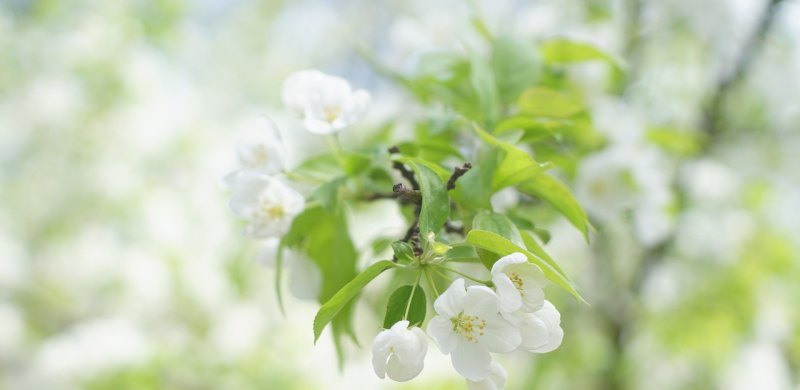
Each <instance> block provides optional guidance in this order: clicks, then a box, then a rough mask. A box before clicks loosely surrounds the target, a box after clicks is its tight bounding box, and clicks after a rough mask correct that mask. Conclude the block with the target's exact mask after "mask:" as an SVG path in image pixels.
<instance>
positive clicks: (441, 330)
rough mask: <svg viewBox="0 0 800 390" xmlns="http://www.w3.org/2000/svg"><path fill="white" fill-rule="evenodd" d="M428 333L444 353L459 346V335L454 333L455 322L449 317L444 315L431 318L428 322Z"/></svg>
mask: <svg viewBox="0 0 800 390" xmlns="http://www.w3.org/2000/svg"><path fill="white" fill-rule="evenodd" d="M428 334H429V335H430V336H431V337H432V338H433V340H434V341H436V344H437V345H438V346H439V350H441V351H442V353H444V354H448V353H450V352H453V350H454V349H456V346H458V335H457V334H455V333H453V324H452V323H451V322H450V319H449V318H445V317H443V316H436V317H433V318H431V320H430V321H429V322H428Z"/></svg>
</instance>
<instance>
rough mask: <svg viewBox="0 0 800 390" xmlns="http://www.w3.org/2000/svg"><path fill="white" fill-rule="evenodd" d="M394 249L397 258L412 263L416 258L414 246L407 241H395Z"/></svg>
mask: <svg viewBox="0 0 800 390" xmlns="http://www.w3.org/2000/svg"><path fill="white" fill-rule="evenodd" d="M392 250H393V251H394V257H396V258H397V260H400V261H406V262H409V263H410V262H412V261H414V260H415V259H416V256H415V255H414V248H413V247H412V246H411V245H410V244H409V243H407V242H403V241H395V242H393V243H392Z"/></svg>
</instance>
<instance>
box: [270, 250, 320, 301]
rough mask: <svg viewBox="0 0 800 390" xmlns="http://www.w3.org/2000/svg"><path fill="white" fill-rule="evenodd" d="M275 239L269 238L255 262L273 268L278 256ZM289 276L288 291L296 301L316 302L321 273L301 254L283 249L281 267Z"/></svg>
mask: <svg viewBox="0 0 800 390" xmlns="http://www.w3.org/2000/svg"><path fill="white" fill-rule="evenodd" d="M278 243H279V240H278V239H277V238H270V239H268V240H267V241H266V243H265V245H264V247H263V248H262V249H261V251H259V252H258V256H257V257H256V260H258V262H259V263H261V264H262V265H264V266H267V267H274V266H275V264H276V262H277V255H278ZM281 266H282V267H283V269H284V270H287V271H288V274H289V291H290V292H291V293H292V295H293V296H295V297H296V298H298V299H305V300H316V299H317V297H318V296H319V292H320V290H321V289H322V272H321V271H320V269H319V267H318V266H317V265H316V264H315V263H314V262H312V261H311V260H309V259H308V258H307V257H306V256H304V255H303V254H302V253H298V252H295V251H293V250H291V249H289V248H283V253H282V265H281Z"/></svg>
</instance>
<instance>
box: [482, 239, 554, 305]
mask: <svg viewBox="0 0 800 390" xmlns="http://www.w3.org/2000/svg"><path fill="white" fill-rule="evenodd" d="M492 282H493V283H494V286H495V289H496V290H497V296H498V298H499V302H500V309H501V310H503V311H506V312H514V311H517V310H521V311H524V312H533V311H536V310H539V309H540V308H541V307H542V304H543V302H544V290H543V288H544V285H545V284H546V283H547V278H545V276H544V273H543V272H542V270H541V269H540V268H539V267H538V266H537V265H536V264H533V263H529V262H528V258H527V257H526V256H525V255H523V254H522V253H519V252H517V253H512V254H510V255H508V256H504V257H502V258H501V259H500V260H497V262H495V263H494V265H493V266H492Z"/></svg>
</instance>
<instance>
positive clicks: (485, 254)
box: [472, 211, 525, 270]
mask: <svg viewBox="0 0 800 390" xmlns="http://www.w3.org/2000/svg"><path fill="white" fill-rule="evenodd" d="M472 228H473V229H475V230H484V231H488V232H492V233H496V234H498V235H500V236H501V237H504V238H506V239H507V240H509V241H511V242H513V243H514V244H515V245H517V246H519V247H522V248H525V244H524V243H523V241H522V236H521V235H520V234H519V230H518V229H517V226H516V225H514V223H513V222H511V220H510V219H508V217H506V216H505V215H503V214H498V213H493V212H489V211H482V212H479V213H478V214H476V215H475V218H474V219H473V220H472ZM478 256H479V257H480V258H481V261H482V262H483V265H485V266H486V269H489V270H491V269H492V264H494V262H495V261H497V259H499V258H500V257H499V256H498V255H497V254H496V253H494V252H491V251H486V250H484V249H478Z"/></svg>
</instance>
